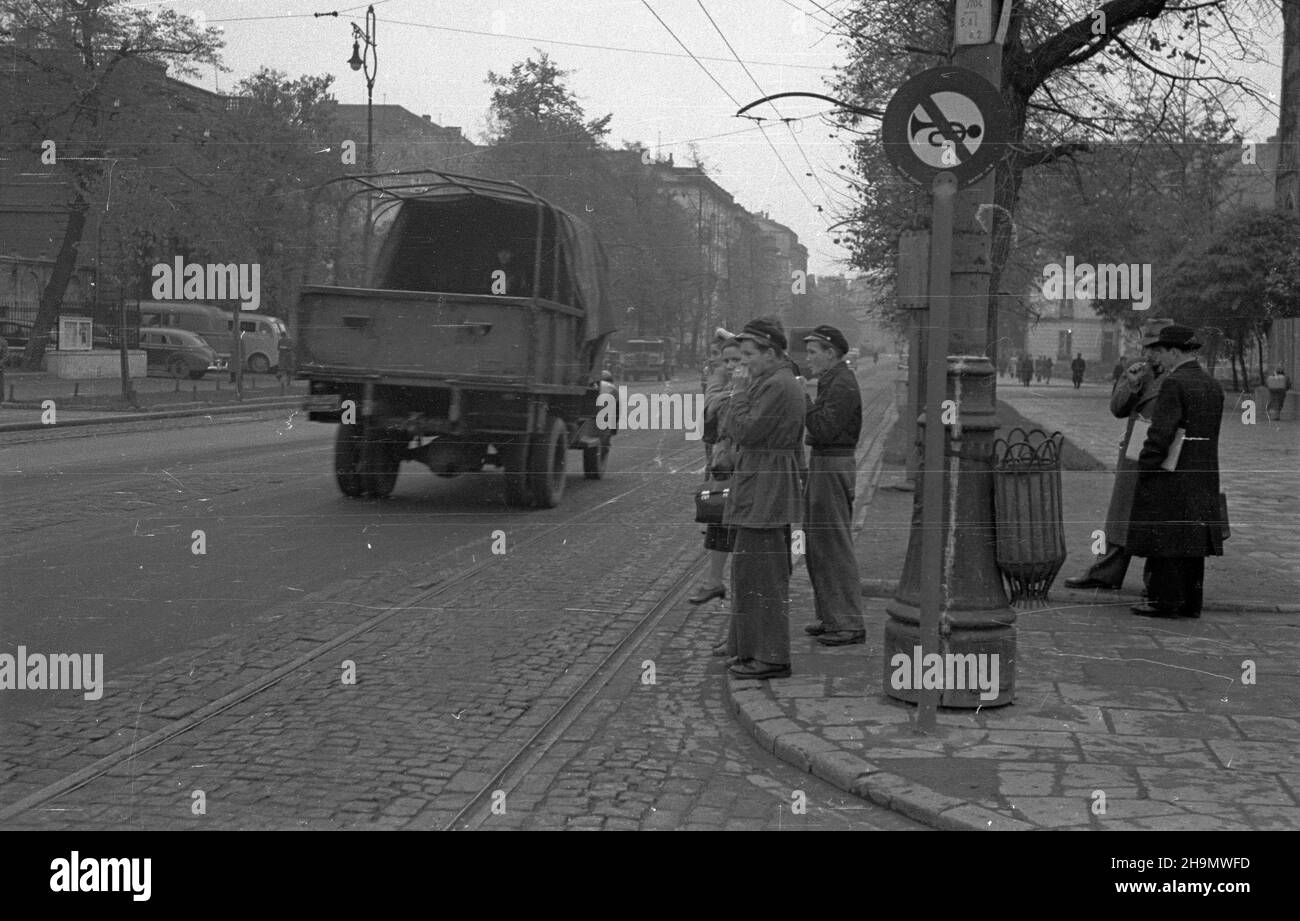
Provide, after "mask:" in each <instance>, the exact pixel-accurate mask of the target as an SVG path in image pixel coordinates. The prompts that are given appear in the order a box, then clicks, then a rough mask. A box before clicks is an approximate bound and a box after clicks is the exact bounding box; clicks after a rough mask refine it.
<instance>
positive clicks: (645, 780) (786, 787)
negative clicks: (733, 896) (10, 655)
mask: <svg viewBox="0 0 1300 921" xmlns="http://www.w3.org/2000/svg"><path fill="white" fill-rule="evenodd" d="M872 381H873V383H872V384H870V385H869V386H867V387H864V390H865V391H867V396H868V397H870V396H872V395H875V394H883V393H884V392H886V390H887V389H888V387H887V385H888V379H887V376H886V375H885V374H884V373H880V374H878V375H875V376H874V377H872ZM872 406H873V408H872V412H873V413H874V414H875V416H874V421H875V422H878V421H879V420H880V419H881V418H883V415H884V412H885V410H886V408H887V407H886V405H885V403H884V401H881V400H877V401H875V403H873V404H872ZM872 422H873V420H868V423H869V424H872ZM223 428H224V426H223ZM268 428H270V429H274V430H275V431H280V430H281V429H282V428H283V426H281V425H279V423H278V422H271V421H268V422H262V423H255V424H253V429H254V430H255V431H265V430H267V429H268ZM123 437H128V438H129V437H136V438H138V437H141V436H139V435H135V436H131V435H127V436H123ZM620 447H622V448H623V451H624V456H625V457H626V458H627V461H626V463H627V464H628V465H629V466H627V467H625V469H624V472H623V473H622V474H614V475H613V476H612V477H611V479H610V481H609V485H608V486H606V485H605V484H601V488H602V489H605V490H609V489H617V490H618V492H617V493H616V494H614V495H613V497H612V498H610V499H606V500H605V501H603V502H601V501H599V498H600V497H602V496H604V495H606V493H599V494H594V495H593V497H592V498H591V499H588V500H586V501H585V504H586V505H587V507H586V508H579V507H576V506H575V508H574V509H570V510H569V511H567V512H565V513H563V514H561V513H558V512H554V513H550V514H549V515H542V514H539V513H533V514H532V515H528V514H524V515H519V514H518V513H513V514H506V513H503V512H502V511H501V510H500V508H499V506H496V505H495V502H494V503H493V506H492V507H490V508H488V509H484V510H480V511H476V512H473V513H470V514H469V517H468V518H466V519H465V520H464V521H461V522H460V523H458V524H457V525H456V527H458V528H460V527H464V526H465V525H466V524H467V523H468V524H469V526H470V528H471V530H472V531H477V533H478V534H479V535H481V536H480V538H479V540H477V541H471V542H469V543H460V544H459V545H458V546H457V547H456V548H455V549H454V551H453V552H452V553H451V554H450V555H442V556H433V557H428V556H427V555H426V556H424V557H419V556H418V555H417V556H416V557H415V558H414V559H413V558H411V556H410V553H409V551H410V550H411V549H414V547H416V546H418V545H415V544H413V543H412V540H413V539H416V535H418V533H419V532H418V530H417V531H415V532H412V530H411V527H410V525H412V524H415V523H416V522H417V521H418V520H420V519H419V518H416V517H412V516H411V515H410V514H406V513H404V511H403V510H404V508H406V505H404V504H403V500H401V499H400V498H399V499H395V500H393V501H391V502H389V503H385V504H383V505H375V504H373V503H372V504H369V505H361V506H358V505H348V504H343V505H342V506H340V505H339V502H340V500H337V499H334V498H332V497H331V498H328V499H326V500H325V501H326V505H327V506H329V507H332V508H336V509H340V508H341V510H346V511H348V512H349V515H350V518H348V519H341V521H340V524H341V526H342V527H344V528H345V529H347V530H348V531H351V532H352V533H354V534H356V535H357V536H358V537H360V538H361V543H360V544H357V546H364V547H365V548H366V549H365V551H364V552H363V554H362V556H361V558H360V559H359V560H357V561H356V563H354V564H350V565H349V566H348V567H347V568H346V569H345V570H343V571H341V573H340V575H341V576H342V578H333V579H327V580H325V584H324V585H323V586H322V587H319V588H315V589H313V590H310V591H304V590H303V589H301V588H298V589H292V591H293V592H295V594H291V595H289V596H288V597H290V598H291V599H292V600H291V601H288V602H283V603H279V604H276V605H274V606H272V607H271V608H270V609H268V610H266V611H265V612H264V613H262V614H261V615H260V616H257V617H255V618H253V620H252V621H251V622H250V623H249V624H248V625H247V627H246V628H244V629H241V630H239V631H237V632H234V633H229V632H227V633H218V634H217V635H205V636H204V637H203V638H201V639H197V640H196V641H193V642H190V643H188V644H187V648H186V649H185V650H184V651H183V652H181V653H179V654H173V655H169V656H166V657H164V658H162V659H158V660H156V661H150V662H141V663H138V664H136V665H135V666H133V667H132V668H131V669H130V670H129V671H124V670H122V669H121V668H109V669H108V673H109V681H108V682H107V685H106V689H105V693H104V696H103V699H101V700H99V701H93V702H92V701H84V700H81V699H79V698H77V699H74V700H68V699H67V698H66V697H65V698H63V699H62V702H61V703H59V704H57V705H50V706H47V707H45V708H43V709H41V710H39V711H37V712H34V713H31V714H30V715H27V716H24V717H22V718H20V719H12V718H6V724H7V725H6V732H5V733H4V740H3V743H2V744H0V784H3V790H4V794H3V797H4V799H3V803H0V817H2V818H0V821H3V824H4V826H5V827H10V828H50V829H53V828H63V829H72V828H194V827H200V828H202V827H207V828H303V827H306V828H352V827H382V828H441V827H445V826H447V825H448V824H449V823H450V822H452V821H453V819H454V818H455V817H456V815H457V814H458V812H459V811H460V810H462V809H463V808H465V807H466V806H467V805H468V804H470V803H471V802H472V801H473V799H474V797H475V796H476V795H479V794H480V793H481V792H482V791H484V790H487V791H489V792H491V791H492V790H493V789H494V788H493V786H492V785H493V783H494V779H495V778H496V776H497V772H498V771H499V770H500V769H501V768H502V767H503V766H504V765H505V764H506V763H507V762H508V761H509V760H510V759H511V758H512V757H513V756H515V755H516V753H517V752H519V751H520V750H521V749H524V748H526V747H527V746H528V744H529V742H530V739H531V738H532V737H533V736H534V734H536V733H538V732H539V731H540V730H541V729H543V728H544V727H546V726H547V725H548V720H550V719H551V717H552V716H553V715H555V714H556V713H557V712H559V711H560V710H561V708H562V707H563V706H564V705H565V703H566V701H567V700H568V699H569V698H570V696H572V695H573V694H574V693H575V691H577V690H579V689H580V688H581V687H582V686H583V684H584V682H586V681H587V679H588V678H590V677H592V676H593V675H594V674H595V673H596V672H597V670H598V669H599V668H600V667H601V664H602V663H603V662H604V661H605V660H606V659H608V658H609V657H610V655H611V653H612V652H614V651H615V650H616V649H617V648H618V647H619V646H620V644H621V643H623V642H624V640H625V639H626V638H627V637H628V636H629V634H630V633H631V632H632V631H634V630H635V629H636V626H637V625H638V624H639V623H641V622H642V621H643V620H645V619H646V618H647V617H650V616H653V615H655V611H656V606H659V605H661V604H662V603H663V602H664V599H666V598H669V597H670V596H672V593H673V591H674V589H675V587H677V586H678V585H679V584H682V580H683V579H686V578H688V577H689V578H694V576H693V575H692V573H693V572H694V571H695V569H696V568H697V566H698V564H699V562H700V560H701V550H700V536H699V535H700V529H699V526H697V525H694V524H692V523H690V522H689V521H687V520H685V518H686V516H685V515H683V514H682V508H683V506H682V503H680V502H679V501H678V500H677V499H676V498H675V497H677V496H680V495H686V494H688V493H689V490H690V489H691V488H692V487H693V485H694V484H695V482H696V481H697V479H698V476H699V467H700V458H699V448H698V445H697V444H691V443H688V442H683V441H682V439H681V435H680V434H677V433H673V434H672V435H671V436H669V435H667V434H666V433H639V434H638V435H637V436H635V439H634V438H632V437H628V438H625V439H623V440H622V444H621V445H620ZM288 448H289V446H286V448H285V450H287V449H288ZM32 450H35V449H32ZM307 456H310V451H309V452H308V453H307V454H305V455H304V457H307ZM171 469H175V470H177V473H178V474H179V479H180V480H181V481H183V483H184V486H185V489H184V490H180V489H172V490H171V491H168V490H167V488H165V487H163V486H162V485H161V483H160V481H159V479H158V478H157V477H141V476H139V475H138V474H137V475H130V474H126V473H123V474H117V475H114V474H110V473H104V474H100V475H97V476H96V477H94V478H90V479H86V478H80V479H78V478H77V477H75V476H71V477H69V476H64V477H62V478H61V479H60V478H55V480H54V481H53V482H56V483H71V484H75V485H74V488H75V489H84V490H86V491H87V496H86V499H85V501H83V500H80V499H77V498H76V497H75V496H68V497H65V500H64V502H63V505H64V506H66V507H67V508H68V510H69V514H67V515H59V514H57V508H58V506H54V507H52V508H51V509H50V512H49V514H43V515H35V514H29V515H26V516H24V520H25V522H26V524H25V525H23V526H22V527H23V528H24V529H25V533H26V534H27V535H28V538H29V541H30V542H31V546H33V547H42V548H44V549H45V551H46V552H57V550H58V548H59V547H61V546H66V541H67V540H69V539H70V537H71V535H76V534H84V533H86V530H87V528H90V529H91V530H92V532H99V531H102V532H103V535H104V536H103V538H102V539H108V540H111V539H113V538H112V535H113V534H114V533H120V531H119V529H120V528H122V527H123V526H124V524H123V522H124V520H125V519H129V520H130V521H132V522H134V523H135V524H134V525H133V527H138V526H139V525H138V520H143V521H144V522H146V527H145V530H147V531H148V532H150V533H155V532H158V533H163V534H167V533H172V531H173V530H179V531H182V532H185V533H188V531H187V528H188V525H182V526H180V527H179V528H176V526H174V525H172V524H171V522H172V521H173V520H174V519H179V520H181V521H183V520H184V519H185V518H186V517H187V516H188V515H190V514H192V512H191V510H190V508H189V505H190V504H192V502H193V499H192V497H193V496H200V497H202V498H201V499H200V500H199V501H200V502H203V503H209V502H212V503H222V505H221V508H224V509H226V511H227V513H228V512H229V506H228V505H224V503H227V502H234V501H240V502H244V503H250V502H251V503H254V504H256V503H257V502H258V501H259V500H258V499H257V496H258V495H260V494H261V492H263V491H266V490H282V489H284V488H286V486H287V488H289V489H290V491H291V492H292V491H294V490H310V489H311V488H312V487H313V478H312V477H306V478H304V477H299V478H297V479H296V480H293V481H289V482H288V483H287V484H286V480H285V478H284V477H283V476H276V475H273V474H272V475H262V474H260V473H257V474H255V475H253V476H251V477H250V476H249V475H248V473H247V472H246V473H244V474H242V475H238V476H234V475H231V474H229V473H226V472H223V469H222V468H221V467H220V465H218V467H217V469H215V470H213V471H211V472H206V473H201V472H197V471H188V472H181V469H180V468H178V467H174V468H171ZM481 479H484V480H489V479H491V482H490V483H487V484H486V486H487V488H490V489H495V488H496V486H495V479H494V478H489V477H488V476H487V475H484V476H483V477H481ZM467 480H468V481H467V482H466V481H461V482H460V483H459V484H458V485H457V487H456V489H457V490H459V491H455V492H453V493H451V494H449V495H456V496H461V495H466V496H470V497H472V496H474V495H476V490H477V489H478V488H479V486H478V484H477V480H476V479H475V478H473V477H470V478H467ZM28 482H30V481H28ZM413 482H414V484H417V485H418V484H420V483H423V482H429V481H420V480H416V481H413ZM105 483H111V484H112V486H111V488H105V487H104V486H103V484H105ZM96 486H98V487H99V488H98V489H96ZM574 496H575V502H576V501H579V499H578V497H580V496H581V493H577V492H575V493H574ZM18 501H19V503H20V505H21V503H23V502H27V503H28V504H30V503H31V502H34V501H36V499H35V498H34V497H28V498H26V499H24V498H22V497H19V500H18ZM294 501H298V502H301V500H294ZM315 501H316V502H319V501H320V500H319V499H316V500H315ZM458 501H459V500H458ZM407 505H409V500H408V502H407ZM35 507H36V506H32V508H35ZM74 508H75V511H73V509H74ZM322 510H323V508H322ZM217 511H218V514H217V515H216V516H214V517H213V518H212V519H211V520H210V524H209V525H208V527H209V529H210V530H212V531H213V533H214V539H216V538H215V535H218V534H225V533H226V532H227V530H226V529H228V528H230V527H234V528H235V529H236V530H235V531H233V532H231V533H237V534H242V535H245V536H248V535H251V534H255V533H256V532H255V531H249V530H248V529H247V526H246V525H244V524H240V522H241V521H242V518H241V517H240V516H235V517H234V518H233V519H227V518H226V517H223V516H222V515H221V514H220V509H218V510H217ZM357 512H360V513H361V514H360V517H357V516H356V514H355V513H357ZM331 514H333V513H331ZM137 516H139V519H137ZM462 517H464V516H462ZM221 522H227V524H225V525H222V524H221ZM498 528H499V529H500V530H501V533H502V534H503V535H505V539H506V541H507V543H506V547H507V550H506V552H505V553H504V554H501V555H493V554H491V553H489V552H485V551H486V550H487V547H488V543H487V541H486V540H485V538H486V536H487V535H489V534H491V533H493V532H494V531H495V530H496V529H498ZM148 546H149V545H146V546H141V545H140V544H139V543H138V542H132V543H130V544H128V547H129V548H131V549H130V550H129V552H130V553H132V554H134V553H137V552H142V551H143V552H147V551H148ZM187 565H188V564H187ZM227 565H228V566H229V565H230V564H229V563H227ZM241 569H242V567H240V566H234V567H232V569H231V571H241ZM299 584H300V585H301V584H302V583H299ZM286 591H288V589H286ZM680 595H681V593H680V592H678V595H677V596H672V597H676V598H677V601H676V603H675V604H673V605H672V606H670V607H669V608H668V609H667V610H665V611H664V612H663V616H662V619H659V620H655V621H654V622H653V626H652V628H651V630H650V632H648V633H646V634H645V635H644V636H643V637H641V639H640V640H639V643H640V645H638V646H637V647H636V650H635V655H633V656H632V657H631V658H630V659H628V660H627V661H626V662H624V663H623V664H622V665H621V666H620V670H619V671H617V672H616V673H615V674H614V675H613V677H612V678H611V679H610V680H609V681H608V682H607V683H605V684H604V685H603V686H602V687H601V688H600V691H599V693H598V694H597V696H596V697H595V699H594V700H593V701H592V702H591V703H590V704H589V705H588V706H586V708H585V709H583V710H582V711H581V712H580V713H579V715H578V717H577V719H576V721H574V722H572V723H571V724H570V725H568V726H567V727H566V728H565V729H564V730H563V732H562V734H561V735H560V737H559V738H558V739H555V740H553V742H554V744H550V745H548V746H543V747H542V748H541V749H540V750H539V753H540V760H537V761H536V763H534V764H532V765H531V766H530V767H528V769H527V771H526V772H525V773H524V774H523V775H522V776H521V777H520V778H519V779H518V782H517V784H514V785H513V786H511V785H507V786H506V788H505V789H504V790H503V792H504V794H505V799H504V801H503V802H502V803H501V804H500V805H502V806H504V812H500V813H497V812H495V811H494V812H492V813H490V814H488V815H487V817H486V818H485V819H484V820H483V821H482V823H481V824H482V827H487V828H498V827H500V828H584V827H599V828H611V829H614V828H631V827H639V828H640V827H643V828H739V827H744V828H770V829H786V828H813V827H838V828H865V829H872V828H890V829H903V828H919V827H921V826H919V825H917V824H916V823H914V822H912V821H911V820H910V819H906V818H904V817H902V816H897V815H894V814H892V813H890V812H889V811H888V810H886V809H883V808H881V807H878V806H874V805H871V804H868V803H864V802H862V801H861V800H858V799H856V798H854V797H852V796H849V795H847V794H844V793H842V792H840V791H838V790H835V789H833V788H832V787H830V786H828V785H825V784H823V783H821V782H820V781H818V780H816V779H814V778H812V777H811V776H809V775H807V774H804V773H803V772H801V771H799V770H797V769H794V768H791V767H789V766H787V765H785V764H784V763H782V762H781V761H779V760H778V759H776V758H775V757H774V756H772V755H771V754H770V753H769V752H766V751H764V750H763V749H762V748H760V747H759V746H758V745H757V744H756V743H755V742H754V741H753V740H752V739H751V738H750V737H749V736H748V735H747V734H746V733H745V732H744V730H743V729H742V728H741V727H740V726H739V725H738V724H737V723H736V722H735V720H734V718H733V717H732V715H731V714H730V713H729V712H728V710H727V705H726V702H725V698H724V695H723V689H722V688H723V676H722V668H721V666H720V664H719V660H717V659H714V658H712V657H711V656H710V655H709V649H710V647H711V646H712V644H713V643H714V642H716V640H717V637H718V634H719V631H721V630H722V629H723V626H724V624H725V617H726V614H725V611H726V607H725V604H722V605H720V604H718V603H716V602H715V603H714V604H711V605H706V606H705V607H704V609H702V610H697V609H695V608H693V607H691V606H690V605H688V604H686V603H685V602H684V601H682V600H681V598H680ZM101 603H107V604H108V607H109V609H111V608H112V606H113V602H112V600H111V598H110V599H107V600H106V601H105V602H93V601H92V602H90V604H91V606H92V609H93V607H95V606H96V605H98V604H101ZM154 603H157V602H156V600H155V602H154ZM82 607H83V608H84V607H85V604H83V605H82ZM645 663H653V668H654V671H655V675H654V683H652V684H650V683H643V676H644V675H645V671H644V666H645ZM349 668H352V669H354V671H355V683H353V682H351V681H349V680H347V679H346V678H345V677H344V673H345V672H346V670H347V669H349ZM28 693H32V692H28ZM55 783H61V784H62V785H63V786H61V787H58V788H53V789H52V788H50V787H49V785H50V784H55ZM797 791H798V792H797ZM25 797H34V798H33V799H31V800H28V802H27V803H26V804H20V805H19V807H18V808H16V809H15V808H14V807H15V804H16V803H19V802H20V801H21V800H23V799H24V798H25ZM196 804H198V805H196ZM4 810H8V812H5V811H4Z"/></svg>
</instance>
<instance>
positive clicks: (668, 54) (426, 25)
mask: <svg viewBox="0 0 1300 921" xmlns="http://www.w3.org/2000/svg"><path fill="white" fill-rule="evenodd" d="M354 9H357V7H354ZM315 15H316V14H314V13H282V14H280V15H276V16H229V17H226V18H224V19H209V20H208V22H209V23H220V22H259V21H262V20H269V19H309V18H313V17H315ZM321 15H324V16H328V15H330V14H329V13H323V14H321ZM384 24H385V25H394V26H410V27H412V28H416V29H432V30H433V31H435V32H455V33H458V34H460V35H481V36H484V37H486V38H508V39H511V40H513V41H521V42H539V43H541V44H544V45H563V46H566V47H569V48H589V49H592V50H594V51H615V52H618V53H619V54H644V55H649V56H651V57H659V58H682V59H685V58H692V57H694V55H691V54H677V53H676V52H673V51H655V50H653V49H649V48H626V47H622V48H621V47H618V46H617V45H600V44H596V43H594V42H571V41H566V40H564V39H559V38H545V37H542V36H537V35H514V34H510V33H505V32H485V31H483V30H482V29H464V28H459V27H457V26H439V25H435V24H433V23H431V22H411V21H410V20H406V19H387V18H385V19H384ZM699 60H705V61H713V62H716V63H719V64H734V63H735V62H734V61H732V60H731V58H716V57H710V56H709V55H704V56H703V57H702V58H698V59H697V63H698V61H699ZM747 63H749V64H751V65H753V66H755V67H788V68H792V69H794V70H815V71H818V72H820V73H825V72H826V68H825V67H820V66H818V65H816V64H788V63H786V62H784V61H749V62H747Z"/></svg>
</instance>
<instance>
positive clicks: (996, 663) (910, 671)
mask: <svg viewBox="0 0 1300 921" xmlns="http://www.w3.org/2000/svg"><path fill="white" fill-rule="evenodd" d="M885 609H886V611H887V612H888V614H889V620H888V622H887V623H886V624H885V642H884V657H885V669H884V692H885V694H886V695H888V696H889V697H892V698H894V699H895V700H903V701H906V702H907V703H912V704H914V703H919V702H920V699H921V692H922V691H923V690H925V689H927V688H940V689H941V692H940V695H939V706H941V707H952V708H954V709H959V710H974V709H978V708H980V707H1001V706H1005V705H1006V704H1009V703H1011V702H1012V700H1013V699H1014V698H1015V691H1016V630H1015V627H1014V626H1013V624H1014V621H1015V614H1014V612H1012V611H1010V609H1008V611H1007V614H1008V615H1009V616H1008V618H1007V622H1006V623H999V622H997V621H991V620H990V619H989V615H990V613H991V612H989V611H979V612H968V613H967V614H966V616H964V617H963V616H962V612H960V611H948V612H945V615H944V617H945V620H946V621H947V622H948V629H947V630H946V632H941V633H940V636H939V658H937V659H935V658H933V657H929V658H922V656H921V610H920V608H918V607H915V606H913V605H910V604H907V603H906V602H903V601H899V600H898V599H897V598H895V599H893V600H892V601H890V602H889V604H888V605H886V608H885ZM953 621H955V622H953ZM963 622H964V623H963Z"/></svg>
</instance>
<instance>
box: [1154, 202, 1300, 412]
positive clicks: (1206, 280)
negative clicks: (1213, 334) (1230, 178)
mask: <svg viewBox="0 0 1300 921" xmlns="http://www.w3.org/2000/svg"><path fill="white" fill-rule="evenodd" d="M1298 254H1300V220H1298V219H1297V218H1296V217H1295V216H1294V215H1292V214H1290V213H1288V212H1285V211H1263V210H1259V209H1251V210H1248V211H1243V212H1241V213H1240V214H1239V215H1237V216H1236V217H1234V218H1233V219H1232V220H1230V221H1229V222H1227V223H1226V224H1225V225H1224V226H1223V227H1222V228H1221V229H1220V230H1219V231H1218V232H1217V233H1215V234H1214V235H1213V236H1212V237H1210V238H1209V239H1208V240H1206V241H1204V242H1201V243H1200V244H1196V245H1192V246H1189V247H1188V248H1187V249H1186V250H1185V251H1184V252H1183V253H1182V254H1181V256H1180V257H1179V258H1178V259H1177V260H1176V261H1175V262H1173V263H1172V264H1171V265H1170V266H1169V269H1168V271H1167V272H1165V273H1163V275H1162V276H1160V277H1158V284H1159V290H1160V291H1161V300H1162V304H1164V305H1167V306H1168V308H1169V312H1170V313H1171V314H1172V315H1173V316H1174V317H1175V318H1176V319H1177V320H1178V321H1179V322H1181V323H1185V324H1187V325H1191V326H1200V327H1204V328H1209V329H1212V330H1222V331H1223V332H1224V333H1225V334H1226V335H1227V337H1228V338H1229V340H1230V341H1231V343H1232V345H1233V351H1232V360H1233V383H1234V385H1235V384H1236V383H1237V368H1238V365H1240V368H1241V372H1242V383H1243V384H1244V385H1245V386H1247V387H1249V386H1250V374H1249V372H1248V371H1247V370H1246V348H1247V347H1248V346H1249V345H1254V346H1255V351H1256V355H1257V357H1258V364H1257V370H1258V372H1259V379H1260V382H1261V383H1263V379H1264V376H1265V370H1264V337H1265V336H1266V335H1267V334H1268V331H1269V328H1270V326H1271V325H1272V322H1273V321H1274V320H1275V319H1280V318H1284V317H1300V255H1298Z"/></svg>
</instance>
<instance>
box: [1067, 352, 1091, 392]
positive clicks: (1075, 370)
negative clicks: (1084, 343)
mask: <svg viewBox="0 0 1300 921" xmlns="http://www.w3.org/2000/svg"><path fill="white" fill-rule="evenodd" d="M1087 370H1088V362H1086V361H1084V359H1083V353H1082V352H1079V353H1078V354H1077V355H1075V356H1074V361H1072V362H1070V377H1071V379H1072V380H1073V381H1074V389H1075V390H1078V389H1079V387H1080V386H1082V384H1083V372H1084V371H1087Z"/></svg>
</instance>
